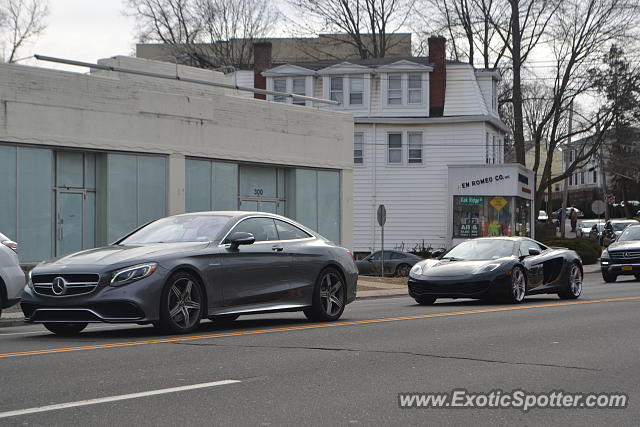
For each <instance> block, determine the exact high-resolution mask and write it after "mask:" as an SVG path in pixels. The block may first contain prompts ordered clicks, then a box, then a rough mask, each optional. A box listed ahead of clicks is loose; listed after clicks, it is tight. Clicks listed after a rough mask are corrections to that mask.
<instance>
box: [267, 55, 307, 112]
mask: <svg viewBox="0 0 640 427" xmlns="http://www.w3.org/2000/svg"><path fill="white" fill-rule="evenodd" d="M314 74H315V72H314V71H313V70H310V69H308V68H303V67H299V66H297V65H280V66H278V67H275V68H273V69H271V70H266V71H263V72H262V75H263V76H265V77H266V78H267V90H272V91H274V92H282V93H286V94H294V95H302V96H313V76H314ZM267 99H268V100H270V101H274V102H282V103H286V104H294V105H303V106H304V105H306V106H311V105H312V102H311V101H309V100H305V99H300V98H294V97H292V96H291V95H289V96H287V95H268V96H267Z"/></svg>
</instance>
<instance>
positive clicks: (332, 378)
mask: <svg viewBox="0 0 640 427" xmlns="http://www.w3.org/2000/svg"><path fill="white" fill-rule="evenodd" d="M639 304H640V282H638V281H633V280H622V279H621V280H619V281H618V282H617V283H615V284H604V282H602V281H601V279H600V276H599V274H588V275H586V283H585V288H584V292H583V297H582V298H581V299H580V300H578V301H577V303H576V302H567V301H561V300H559V299H558V298H557V297H555V296H535V297H529V298H527V300H525V303H524V304H523V305H519V306H511V305H500V304H495V305H490V304H486V303H481V302H474V301H468V300H442V302H440V301H439V302H438V303H436V305H434V306H432V307H421V306H418V305H416V304H414V303H413V300H412V299H410V298H408V297H400V298H386V299H374V300H363V301H357V302H355V303H353V304H352V305H350V306H349V307H348V308H347V310H346V312H345V315H344V317H343V319H342V320H341V321H340V322H337V323H332V324H312V323H308V322H307V321H306V320H305V319H304V317H303V316H302V315H301V314H298V313H287V314H277V315H262V316H247V317H244V318H240V319H239V320H238V321H237V322H236V323H235V324H234V325H232V326H231V327H221V326H216V325H214V324H213V323H211V322H205V323H203V324H202V328H201V330H199V331H198V332H197V333H196V334H192V335H188V336H181V337H174V336H158V335H156V334H155V332H154V331H153V329H152V328H150V327H144V326H131V327H127V326H125V327H123V326H110V325H96V326H92V327H90V328H89V329H87V331H86V332H85V333H83V334H81V335H80V336H78V337H75V338H61V337H56V336H54V335H52V334H49V333H47V332H46V331H44V329H43V328H42V327H40V326H35V325H33V326H24V327H15V328H3V329H2V330H0V391H1V393H0V396H1V397H0V425H65V426H68V425H178V424H183V425H234V426H235V425H272V426H275V425H320V424H326V425H367V426H368V425H423V424H451V425H454V424H455V425H460V424H476V425H489V424H491V425H505V424H512V423H520V424H526V425H558V424H565V425H599V424H605V423H606V424H609V425H637V423H638V418H639V417H640V381H639V380H640V361H639V360H640V357H639V356H640V315H639V314H638V308H639ZM230 380H233V381H237V382H233V381H230ZM175 387H184V388H183V389H178V390H175V389H173V388H175ZM194 387H197V388H194ZM460 388H464V389H468V390H470V391H472V392H490V391H491V390H495V389H501V390H505V391H511V390H515V389H521V390H524V391H527V392H536V393H540V392H551V391H554V390H564V391H565V392H580V393H587V392H595V393H600V392H622V393H626V394H627V395H628V396H629V402H628V406H627V408H625V409H586V408H576V409H549V408H547V409H532V410H530V411H528V412H524V411H522V410H520V409H468V408H467V409H452V408H441V409H424V408H421V409H417V408H413V409H400V408H399V405H398V393H401V392H420V393H429V392H451V391H452V390H454V389H460ZM167 389H169V390H167ZM159 390H160V391H159ZM135 393H139V394H135ZM127 394H134V395H133V396H123V395H127ZM101 398H110V399H103V400H100V401H98V403H96V402H85V401H86V400H88V399H101ZM105 400H106V401H105ZM58 404H65V405H60V406H58V407H54V408H43V407H46V406H49V405H58ZM43 409H46V410H43ZM29 410H33V411H42V412H35V413H29ZM10 411H17V414H15V415H11V414H8V412H10ZM9 415H11V416H9Z"/></svg>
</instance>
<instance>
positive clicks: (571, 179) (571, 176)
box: [569, 175, 573, 185]
mask: <svg viewBox="0 0 640 427" xmlns="http://www.w3.org/2000/svg"><path fill="white" fill-rule="evenodd" d="M569 185H573V175H569Z"/></svg>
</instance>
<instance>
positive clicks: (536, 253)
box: [529, 248, 540, 256]
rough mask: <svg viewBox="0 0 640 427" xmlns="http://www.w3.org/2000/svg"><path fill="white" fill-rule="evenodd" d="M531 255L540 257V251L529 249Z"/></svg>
mask: <svg viewBox="0 0 640 427" xmlns="http://www.w3.org/2000/svg"><path fill="white" fill-rule="evenodd" d="M529 255H531V256H534V255H540V249H534V248H529Z"/></svg>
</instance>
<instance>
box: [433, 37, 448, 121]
mask: <svg viewBox="0 0 640 427" xmlns="http://www.w3.org/2000/svg"><path fill="white" fill-rule="evenodd" d="M446 41H447V39H445V38H444V37H442V36H433V37H429V63H430V64H431V65H433V71H432V72H431V75H430V76H429V115H430V116H435V117H441V116H442V115H443V113H444V94H445V89H446V87H447V69H446V64H445V43H446Z"/></svg>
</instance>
